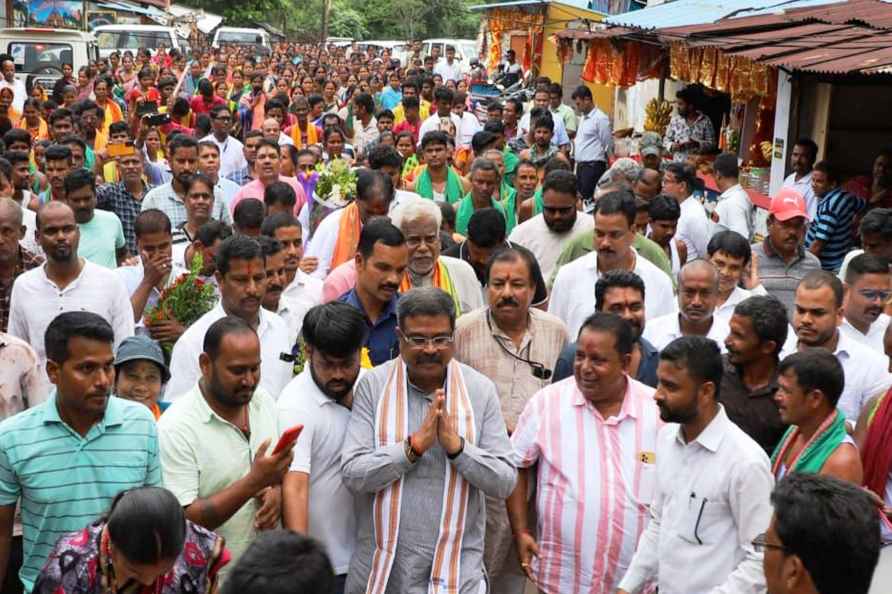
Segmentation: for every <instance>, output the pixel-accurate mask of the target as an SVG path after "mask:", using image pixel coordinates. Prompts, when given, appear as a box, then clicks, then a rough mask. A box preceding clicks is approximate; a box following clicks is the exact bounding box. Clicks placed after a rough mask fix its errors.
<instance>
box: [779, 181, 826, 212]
mask: <svg viewBox="0 0 892 594" xmlns="http://www.w3.org/2000/svg"><path fill="white" fill-rule="evenodd" d="M783 187H784V188H793V189H794V190H796V191H797V192H799V193H800V194H802V197H803V198H804V199H805V209H806V210H807V211H808V218H809V219H811V220H812V221H813V220H815V215H816V214H817V212H818V198H817V196H815V191H814V190H813V189H812V187H811V171H809V172H808V173H807V174H805V175H803V176H802V177H801V178H799V180H798V181H797V180H796V174H795V173H791V174H790V175H788V176H787V179H785V180H784V185H783Z"/></svg>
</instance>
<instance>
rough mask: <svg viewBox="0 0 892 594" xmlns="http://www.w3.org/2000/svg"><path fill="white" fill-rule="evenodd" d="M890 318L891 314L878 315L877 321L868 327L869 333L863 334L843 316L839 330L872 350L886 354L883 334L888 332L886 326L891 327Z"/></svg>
mask: <svg viewBox="0 0 892 594" xmlns="http://www.w3.org/2000/svg"><path fill="white" fill-rule="evenodd" d="M889 320H890V318H889V316H887V315H886V314H880V317H878V318H877V319H876V321H875V322H874V323H873V324H871V325H870V328H868V329H867V334H862V333H861V331H860V330H858V329H857V328H855V327H854V326H852V324H850V323H849V321H848V320H847V319H845V317H843V319H842V324H840V326H839V332H840V334H845V335H846V336H847V337H848V338H851V339H852V340H854V341H855V342H860V343H861V344H863V345H864V346H866V347H869V348H870V349H871V350H873V351H876V352H877V353H879V354H881V355H884V356H885V354H886V351H885V349H884V347H883V335H885V334H886V328H888V327H889Z"/></svg>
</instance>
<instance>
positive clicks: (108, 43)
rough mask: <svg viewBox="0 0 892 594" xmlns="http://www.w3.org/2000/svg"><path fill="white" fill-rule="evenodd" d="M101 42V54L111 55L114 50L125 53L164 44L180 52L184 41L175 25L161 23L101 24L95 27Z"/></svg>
mask: <svg viewBox="0 0 892 594" xmlns="http://www.w3.org/2000/svg"><path fill="white" fill-rule="evenodd" d="M93 34H94V35H96V40H97V41H98V42H99V55H100V56H102V57H103V58H107V57H109V56H110V55H111V54H112V53H113V52H119V53H124V51H126V50H130V51H131V52H134V53H135V52H136V50H138V49H140V48H145V49H148V50H152V51H153V52H154V51H155V50H157V49H158V48H159V47H161V46H162V45H163V46H164V47H166V48H168V49H170V48H175V49H177V50H179V51H180V52H182V51H184V50H185V49H186V48H185V47H183V41H182V40H181V39H180V36H179V35H177V32H176V29H174V28H173V27H162V26H160V25H101V26H99V27H96V28H95V29H93Z"/></svg>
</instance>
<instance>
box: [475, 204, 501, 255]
mask: <svg viewBox="0 0 892 594" xmlns="http://www.w3.org/2000/svg"><path fill="white" fill-rule="evenodd" d="M505 229H506V227H505V217H504V216H503V215H502V213H501V212H499V211H498V210H496V209H495V208H492V207H489V208H480V209H478V210H475V211H474V213H473V214H472V215H471V218H470V219H468V240H469V241H471V242H473V243H474V245H477V246H480V247H482V248H491V247H495V246H497V245H499V244H500V243H504V242H505V233H506V231H505Z"/></svg>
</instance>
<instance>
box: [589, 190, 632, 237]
mask: <svg viewBox="0 0 892 594" xmlns="http://www.w3.org/2000/svg"><path fill="white" fill-rule="evenodd" d="M637 211H638V208H637V207H636V206H635V194H633V193H632V192H631V191H629V190H614V191H613V192H607V193H606V194H604V195H603V196H601V197H600V198H598V201H597V202H596V203H595V210H594V212H593V213H592V214H595V215H597V214H601V215H614V214H621V215H624V216H625V217H626V221H628V222H629V228H630V229H631V228H632V227H634V226H635V214H636V213H637Z"/></svg>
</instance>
